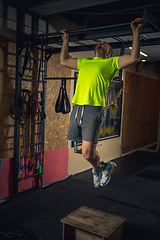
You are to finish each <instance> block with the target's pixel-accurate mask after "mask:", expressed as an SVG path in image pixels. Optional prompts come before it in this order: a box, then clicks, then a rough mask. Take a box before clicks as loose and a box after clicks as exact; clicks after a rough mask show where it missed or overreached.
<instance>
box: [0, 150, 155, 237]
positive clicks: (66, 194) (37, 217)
mask: <svg viewBox="0 0 160 240" xmlns="http://www.w3.org/2000/svg"><path fill="white" fill-rule="evenodd" d="M114 161H115V162H116V163H117V165H118V167H117V169H116V171H115V173H114V174H113V175H112V178H111V181H110V183H109V184H108V185H107V186H105V187H100V188H97V189H95V188H94V187H93V183H92V173H91V169H90V170H87V171H85V172H82V173H79V174H76V175H74V176H71V177H69V178H67V179H65V180H62V181H59V182H57V183H54V184H51V185H49V186H47V187H44V188H42V189H32V190H30V191H25V192H24V193H21V194H18V195H17V196H15V197H14V198H12V199H11V200H10V201H8V202H5V203H1V204H0V220H1V221H6V222H11V223H12V222H14V223H16V224H20V225H21V226H23V227H26V228H28V229H29V230H31V231H33V232H34V233H35V234H36V236H37V240H53V239H54V240H62V230H63V226H62V223H61V222H60V220H61V219H62V218H63V217H65V216H66V215H68V214H69V213H71V212H73V211H74V210H76V209H77V208H79V207H80V206H82V205H84V206H88V207H91V208H94V209H98V210H101V211H105V212H108V213H111V214H115V215H118V216H122V217H125V218H126V221H125V223H124V226H123V238H122V239H123V240H132V239H134V240H135V239H136V240H143V239H145V240H159V239H160V151H159V152H158V153H150V152H142V151H137V152H134V153H132V154H129V155H126V156H123V157H120V158H118V159H115V160H114Z"/></svg>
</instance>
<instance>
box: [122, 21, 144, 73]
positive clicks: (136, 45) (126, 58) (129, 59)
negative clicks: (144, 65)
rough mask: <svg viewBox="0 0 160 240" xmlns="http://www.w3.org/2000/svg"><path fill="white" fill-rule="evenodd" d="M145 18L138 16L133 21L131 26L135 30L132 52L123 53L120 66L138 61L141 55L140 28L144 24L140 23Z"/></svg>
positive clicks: (126, 65) (123, 66)
mask: <svg viewBox="0 0 160 240" xmlns="http://www.w3.org/2000/svg"><path fill="white" fill-rule="evenodd" d="M141 20H143V18H136V19H135V20H134V21H132V23H131V28H132V31H133V42H132V50H131V54H128V55H127V54H126V55H122V56H120V57H119V60H118V65H119V67H120V68H125V67H128V66H129V65H131V64H133V63H136V62H138V60H139V55H140V30H141V28H142V25H143V24H139V23H138V22H140V21H141Z"/></svg>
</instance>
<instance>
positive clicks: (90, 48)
mask: <svg viewBox="0 0 160 240" xmlns="http://www.w3.org/2000/svg"><path fill="white" fill-rule="evenodd" d="M140 42H141V46H152V45H160V38H152V39H147V41H146V40H141V41H140ZM109 44H110V45H111V47H112V49H116V48H121V47H129V46H131V45H132V41H126V42H124V43H122V42H115V43H109ZM87 46H88V47H87V48H86V47H84V46H80V47H79V46H78V47H71V48H70V49H69V51H70V52H83V51H93V50H94V48H95V46H96V44H93V45H87ZM46 51H47V52H50V53H53V54H54V53H60V51H61V49H60V48H57V49H54V51H53V50H49V49H47V50H46Z"/></svg>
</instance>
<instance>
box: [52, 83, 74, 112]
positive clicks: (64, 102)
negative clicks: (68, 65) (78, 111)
mask: <svg viewBox="0 0 160 240" xmlns="http://www.w3.org/2000/svg"><path fill="white" fill-rule="evenodd" d="M70 110H71V107H70V102H69V99H68V96H67V91H66V79H65V78H62V82H61V87H60V91H59V95H58V98H57V101H56V105H55V112H56V113H59V112H62V113H63V114H66V113H69V112H70Z"/></svg>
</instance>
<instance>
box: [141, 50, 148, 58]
mask: <svg viewBox="0 0 160 240" xmlns="http://www.w3.org/2000/svg"><path fill="white" fill-rule="evenodd" d="M140 54H141V55H143V56H145V57H148V55H147V54H146V53H144V52H141V51H140Z"/></svg>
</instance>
